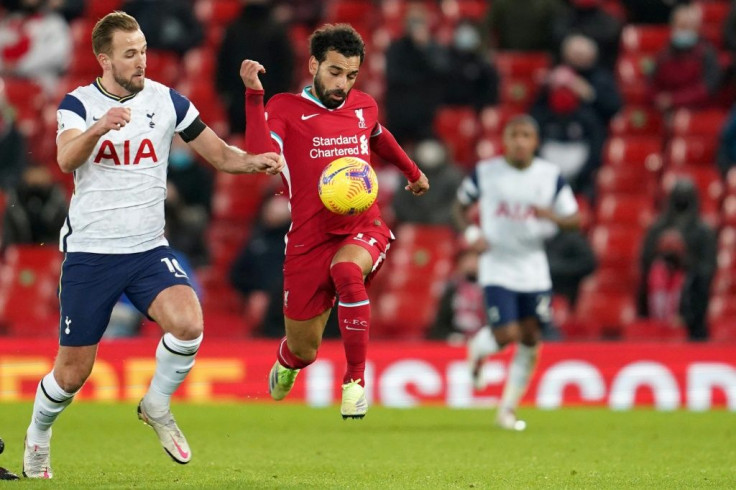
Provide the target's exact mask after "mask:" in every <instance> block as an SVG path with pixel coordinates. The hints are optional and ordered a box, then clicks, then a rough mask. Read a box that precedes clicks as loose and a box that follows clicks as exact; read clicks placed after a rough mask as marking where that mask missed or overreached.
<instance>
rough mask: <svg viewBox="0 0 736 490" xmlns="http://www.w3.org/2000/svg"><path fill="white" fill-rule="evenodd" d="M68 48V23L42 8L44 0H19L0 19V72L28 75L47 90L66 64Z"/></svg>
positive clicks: (70, 49) (57, 78)
mask: <svg viewBox="0 0 736 490" xmlns="http://www.w3.org/2000/svg"><path fill="white" fill-rule="evenodd" d="M71 51H72V38H71V32H70V30H69V25H68V24H67V23H66V21H65V20H64V18H63V17H62V16H61V15H59V14H57V13H55V12H52V11H49V10H48V9H47V8H46V1H45V0H20V1H19V3H18V6H17V9H16V10H14V11H12V12H11V14H10V15H8V16H6V17H4V18H3V19H2V20H0V74H3V75H12V76H17V77H22V78H30V79H32V80H34V81H35V82H36V83H38V84H39V85H41V86H42V87H43V88H44V90H45V91H46V92H47V93H49V94H50V93H52V92H53V91H54V90H56V89H57V82H58V80H59V78H60V77H61V75H62V73H63V72H64V71H65V70H66V68H67V66H68V65H69V60H70V59H71V54H72V53H71Z"/></svg>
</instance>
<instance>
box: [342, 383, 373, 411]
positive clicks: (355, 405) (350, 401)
mask: <svg viewBox="0 0 736 490" xmlns="http://www.w3.org/2000/svg"><path fill="white" fill-rule="evenodd" d="M358 383H360V380H359V379H358V380H350V382H349V383H345V384H344V385H342V405H340V414H342V418H343V420H345V419H348V418H350V419H362V418H363V417H365V414H366V412H367V411H368V402H367V401H366V399H365V388H363V387H362V386H360V384H358Z"/></svg>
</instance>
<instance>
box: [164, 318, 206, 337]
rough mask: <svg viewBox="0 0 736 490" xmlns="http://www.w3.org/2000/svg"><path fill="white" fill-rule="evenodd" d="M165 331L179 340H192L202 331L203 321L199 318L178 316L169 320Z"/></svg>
mask: <svg viewBox="0 0 736 490" xmlns="http://www.w3.org/2000/svg"><path fill="white" fill-rule="evenodd" d="M166 331H167V332H169V333H170V334H171V335H173V336H174V337H176V338H177V339H179V340H194V339H196V338H198V337H199V336H200V335H202V332H204V323H203V321H202V319H201V318H194V317H180V318H177V319H175V320H174V321H173V322H171V324H170V325H169V326H168V328H167V329H166Z"/></svg>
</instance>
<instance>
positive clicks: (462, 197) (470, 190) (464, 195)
mask: <svg viewBox="0 0 736 490" xmlns="http://www.w3.org/2000/svg"><path fill="white" fill-rule="evenodd" d="M479 197H480V192H479V190H478V186H477V185H476V182H474V181H473V179H472V178H471V177H470V176H468V177H465V179H464V180H463V182H462V184H460V188H459V189H458V190H457V200H458V201H460V203H461V204H463V205H464V206H468V205H470V204H472V203H474V202H475V201H477V200H478V198H479Z"/></svg>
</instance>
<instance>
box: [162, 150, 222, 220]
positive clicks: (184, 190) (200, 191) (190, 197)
mask: <svg viewBox="0 0 736 490" xmlns="http://www.w3.org/2000/svg"><path fill="white" fill-rule="evenodd" d="M210 168H211V167H209V166H205V165H202V164H201V163H200V162H199V161H198V160H197V159H196V157H195V155H194V153H192V150H191V148H190V147H189V145H188V144H186V143H184V141H183V140H182V139H181V138H174V139H173V140H172V142H171V151H170V152H169V172H168V176H167V178H168V180H169V182H171V183H172V184H174V186H175V187H176V190H177V193H178V195H179V196H180V197H181V199H182V201H184V204H186V205H187V206H192V207H196V208H200V209H201V211H203V212H205V213H206V215H207V216H210V215H211V214H212V194H213V188H214V176H213V174H212V171H211V170H210Z"/></svg>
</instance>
